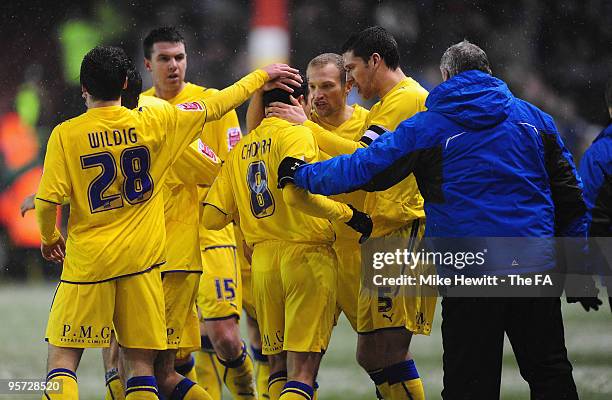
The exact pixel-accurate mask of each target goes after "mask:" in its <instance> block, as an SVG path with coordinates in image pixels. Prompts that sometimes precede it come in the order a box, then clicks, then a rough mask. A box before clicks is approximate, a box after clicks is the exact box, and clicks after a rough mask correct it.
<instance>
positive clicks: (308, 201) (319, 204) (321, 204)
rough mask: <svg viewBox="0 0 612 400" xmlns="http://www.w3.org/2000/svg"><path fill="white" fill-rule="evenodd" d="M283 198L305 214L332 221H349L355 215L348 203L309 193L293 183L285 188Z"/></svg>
mask: <svg viewBox="0 0 612 400" xmlns="http://www.w3.org/2000/svg"><path fill="white" fill-rule="evenodd" d="M283 200H284V201H285V203H287V204H289V205H290V206H291V207H294V208H296V209H298V210H300V211H301V212H303V213H304V214H308V215H310V216H313V217H317V218H324V219H328V220H330V221H337V222H347V221H348V220H350V219H351V217H352V216H353V211H352V210H351V209H350V207H349V206H347V205H346V204H344V203H339V202H337V201H334V200H331V199H328V198H327V197H325V196H320V195H315V194H312V193H309V192H308V191H306V190H305V189H302V188H299V187H297V186H295V185H293V184H288V185H287V186H285V188H284V189H283Z"/></svg>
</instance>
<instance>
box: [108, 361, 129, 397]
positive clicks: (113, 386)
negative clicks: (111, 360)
mask: <svg viewBox="0 0 612 400" xmlns="http://www.w3.org/2000/svg"><path fill="white" fill-rule="evenodd" d="M104 400H125V391H124V389H123V385H122V384H121V380H120V379H119V375H118V374H117V370H116V369H114V368H113V369H111V370H109V371H107V372H106V394H105V395H104Z"/></svg>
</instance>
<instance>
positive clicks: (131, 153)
mask: <svg viewBox="0 0 612 400" xmlns="http://www.w3.org/2000/svg"><path fill="white" fill-rule="evenodd" d="M116 165H117V164H116V162H115V158H114V157H113V155H112V154H111V153H110V152H108V151H104V152H101V153H95V154H88V155H86V156H81V167H82V168H83V169H88V168H94V167H100V168H101V169H102V171H101V172H100V174H99V175H98V176H96V177H95V178H94V180H93V181H92V182H91V183H90V184H89V188H88V196H87V197H88V198H89V208H90V210H91V212H92V213H97V212H102V211H108V210H113V209H115V208H121V207H123V199H124V198H125V200H126V201H127V202H128V203H129V204H138V203H143V202H145V201H147V200H149V199H150V198H151V195H152V194H153V178H152V177H151V175H150V174H149V169H150V167H151V155H150V154H149V149H147V148H146V147H144V146H137V147H129V148H127V149H125V150H123V151H122V152H121V156H120V167H121V173H122V174H123V178H124V179H123V185H122V192H121V193H117V194H108V193H106V191H107V190H108V189H109V188H110V187H111V185H112V184H113V183H114V182H115V179H117V166H116Z"/></svg>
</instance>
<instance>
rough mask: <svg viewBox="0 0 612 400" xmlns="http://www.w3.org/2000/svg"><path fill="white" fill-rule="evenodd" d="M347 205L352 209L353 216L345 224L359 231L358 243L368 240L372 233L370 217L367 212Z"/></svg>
mask: <svg viewBox="0 0 612 400" xmlns="http://www.w3.org/2000/svg"><path fill="white" fill-rule="evenodd" d="M348 206H349V207H350V208H351V210H353V216H352V217H351V219H350V220H349V221H348V222H346V224H347V225H348V226H350V227H351V228H353V229H354V230H356V231H357V232H359V233H361V238H360V239H359V243H363V242H365V241H366V240H368V238H369V237H370V235H371V234H372V227H373V225H372V218H370V216H369V215H368V214H366V213H364V212H361V211H359V210H357V209H356V208H355V207H353V206H352V205H350V204H348Z"/></svg>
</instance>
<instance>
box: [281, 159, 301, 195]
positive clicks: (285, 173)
mask: <svg viewBox="0 0 612 400" xmlns="http://www.w3.org/2000/svg"><path fill="white" fill-rule="evenodd" d="M304 164H306V161H304V160H300V159H299V158H295V157H285V158H283V161H281V163H280V164H279V165H278V188H279V189H282V188H284V187H285V185H286V184H288V183H293V182H294V178H293V176H294V175H295V172H296V171H297V169H298V168H299V167H300V166H302V165H304Z"/></svg>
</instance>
